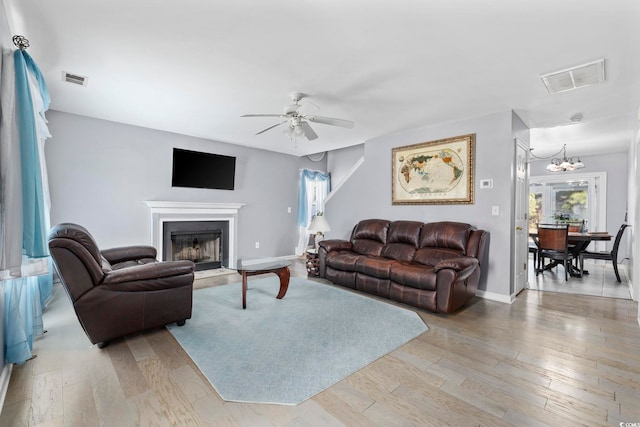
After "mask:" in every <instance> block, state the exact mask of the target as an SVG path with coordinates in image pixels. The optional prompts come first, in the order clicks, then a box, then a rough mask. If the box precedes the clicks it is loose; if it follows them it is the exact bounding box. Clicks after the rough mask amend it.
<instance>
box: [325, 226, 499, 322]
mask: <svg viewBox="0 0 640 427" xmlns="http://www.w3.org/2000/svg"><path fill="white" fill-rule="evenodd" d="M487 239H488V233H487V232H486V231H484V230H478V229H476V228H475V227H473V226H471V225H470V224H466V223H460V222H451V221H439V222H433V223H422V222H419V221H389V220H384V219H366V220H362V221H360V222H359V223H358V224H356V226H355V227H354V228H353V231H352V233H351V237H350V239H349V240H340V239H333V240H323V241H321V242H320V243H319V246H320V248H319V249H318V262H319V268H318V270H319V273H320V277H322V278H325V279H327V280H329V281H331V282H333V283H336V284H339V285H342V286H346V287H349V288H353V289H357V290H359V291H362V292H367V293H370V294H374V295H377V296H380V297H384V298H389V299H391V300H394V301H398V302H401V303H404V304H409V305H413V306H415V307H418V308H421V309H425V310H430V311H434V312H438V313H452V312H454V311H456V310H458V309H459V308H461V307H462V306H464V305H465V304H466V303H467V302H468V301H470V300H471V299H472V298H473V297H474V296H475V294H476V290H477V288H478V281H479V279H480V273H481V266H482V263H483V260H484V253H485V246H486V242H487V241H488V240H487Z"/></svg>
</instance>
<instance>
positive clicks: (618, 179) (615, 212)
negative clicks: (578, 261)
mask: <svg viewBox="0 0 640 427" xmlns="http://www.w3.org/2000/svg"><path fill="white" fill-rule="evenodd" d="M578 154H579V153H578ZM627 157H628V154H627V153H611V154H600V155H597V156H580V159H581V160H582V162H583V163H584V165H585V167H584V169H581V170H580V171H578V172H579V173H583V172H584V173H599V172H606V174H607V200H606V201H605V203H606V206H607V226H606V227H607V230H606V231H608V232H609V233H611V234H615V233H617V231H618V229H619V228H620V225H621V224H622V223H623V222H624V221H625V214H626V213H627V210H628V208H629V207H628V191H627V187H628V184H629V162H628V159H627ZM548 164H549V160H536V161H532V162H531V167H530V171H529V174H530V175H531V176H549V175H553V176H557V175H558V174H559V173H561V172H549V171H547V170H546V167H547V165H548ZM572 173H574V172H572ZM627 220H628V221H633V218H631V217H628V218H627ZM629 224H631V222H629ZM630 236H631V232H630V230H629V229H627V230H626V231H625V234H624V236H623V241H622V242H621V243H620V252H619V253H618V262H621V261H622V260H623V259H624V258H626V257H628V256H629V253H630V252H629V248H628V246H629V245H628V242H629V238H630ZM611 245H612V243H608V244H607V248H611Z"/></svg>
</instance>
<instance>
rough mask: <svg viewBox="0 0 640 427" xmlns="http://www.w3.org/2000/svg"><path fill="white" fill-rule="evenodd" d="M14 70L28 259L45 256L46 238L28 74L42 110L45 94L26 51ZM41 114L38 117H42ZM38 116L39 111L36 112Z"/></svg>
mask: <svg viewBox="0 0 640 427" xmlns="http://www.w3.org/2000/svg"><path fill="white" fill-rule="evenodd" d="M14 60H15V68H16V100H17V102H16V107H17V115H18V123H19V132H20V155H21V158H22V164H21V166H22V224H23V225H22V226H23V231H22V245H23V249H24V254H25V255H27V256H28V257H37V258H39V257H45V256H48V255H49V251H48V248H47V239H46V235H47V233H48V231H49V227H48V224H47V223H46V222H47V220H46V218H47V215H46V213H45V198H44V192H43V188H42V173H41V172H42V167H41V164H40V161H41V160H40V158H39V153H38V151H39V147H38V145H39V141H38V138H39V137H38V129H37V128H36V120H37V119H38V117H35V116H34V113H33V112H34V103H33V99H32V93H31V90H30V83H29V75H31V76H32V77H33V78H35V79H36V80H37V82H38V88H39V92H40V93H39V95H40V96H41V97H42V101H43V103H44V111H46V110H47V109H48V108H49V102H50V98H49V91H48V89H47V86H46V84H45V82H44V77H43V76H42V73H41V72H40V69H39V68H38V66H37V65H36V64H35V62H33V59H32V58H31V56H29V54H28V53H27V52H26V51H23V50H16V51H15V53H14ZM44 111H43V112H42V114H44ZM39 113H40V112H39Z"/></svg>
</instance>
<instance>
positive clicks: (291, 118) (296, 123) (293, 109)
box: [241, 92, 355, 141]
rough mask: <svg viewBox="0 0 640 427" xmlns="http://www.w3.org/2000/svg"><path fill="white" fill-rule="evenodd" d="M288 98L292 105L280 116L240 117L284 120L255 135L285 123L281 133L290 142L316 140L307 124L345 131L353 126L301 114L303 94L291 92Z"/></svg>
mask: <svg viewBox="0 0 640 427" xmlns="http://www.w3.org/2000/svg"><path fill="white" fill-rule="evenodd" d="M289 97H290V98H291V101H292V102H293V103H292V104H290V105H287V106H286V107H284V110H283V112H282V113H281V114H245V115H243V116H241V117H279V118H284V119H285V120H283V121H281V122H279V123H276V124H274V125H271V126H269V127H268V128H266V129H263V130H261V131H259V132H257V133H256V135H260V134H262V133H264V132H266V131H268V130H271V129H273V128H275V127H278V126H280V125H283V124H285V123H287V127H286V128H285V129H284V130H283V131H282V132H283V133H284V134H285V135H287V136H288V137H289V138H290V139H291V140H292V141H296V140H297V138H301V137H305V138H306V139H307V140H309V141H313V140H315V139H318V134H317V133H316V132H315V131H314V130H313V128H312V127H311V125H310V124H309V122H313V123H320V124H324V125H330V126H339V127H343V128H347V129H351V128H353V126H354V125H355V123H354V122H353V121H351V120H344V119H336V118H333V117H323V116H312V115H308V114H303V113H301V112H300V109H301V107H302V104H300V100H301V99H302V98H304V97H305V94H303V93H302V92H293V93H291V94H290V95H289ZM312 105H315V104H312Z"/></svg>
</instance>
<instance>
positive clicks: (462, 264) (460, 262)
mask: <svg viewBox="0 0 640 427" xmlns="http://www.w3.org/2000/svg"><path fill="white" fill-rule="evenodd" d="M477 266H478V260H477V259H476V258H473V257H458V258H449V259H445V260H442V261H440V262H439V263H437V264H436V265H435V266H434V267H433V269H434V271H435V272H436V273H437V272H438V271H440V270H443V269H445V268H449V269H452V270H455V271H456V272H457V273H458V274H459V275H461V276H462V275H464V274H465V273H467V272H466V271H464V270H469V271H468V273H469V274H471V272H472V271H473V270H474V269H475V268H476V267H477Z"/></svg>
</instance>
